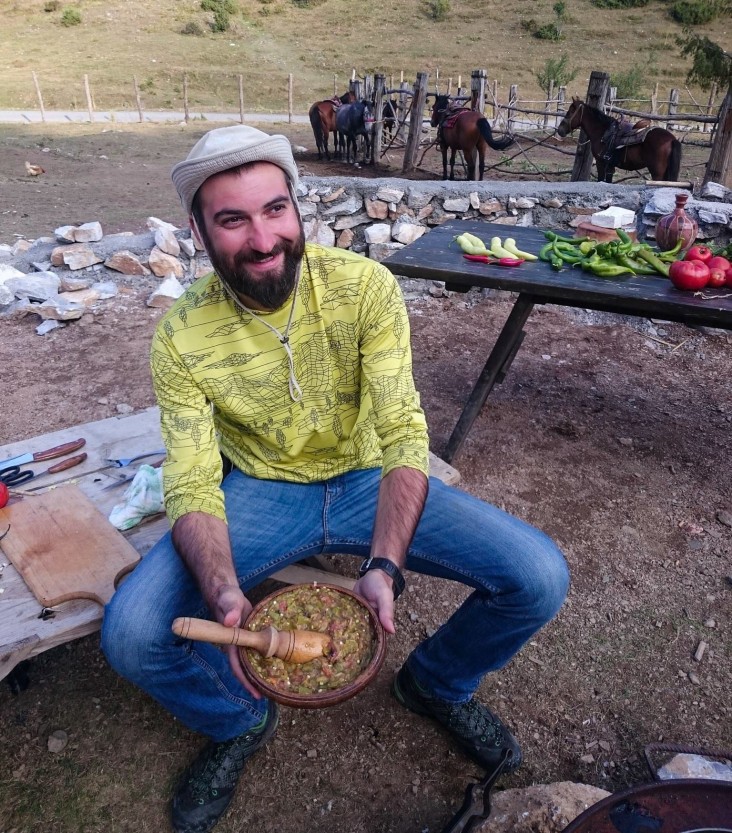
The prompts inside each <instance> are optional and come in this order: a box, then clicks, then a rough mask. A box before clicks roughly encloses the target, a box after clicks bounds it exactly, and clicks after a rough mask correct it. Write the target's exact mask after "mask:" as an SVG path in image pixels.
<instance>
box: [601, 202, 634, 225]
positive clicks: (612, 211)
mask: <svg viewBox="0 0 732 833" xmlns="http://www.w3.org/2000/svg"><path fill="white" fill-rule="evenodd" d="M591 222H592V223H593V224H594V225H596V226H601V227H602V228H623V227H624V226H629V225H632V224H633V223H635V212H633V211H631V210H630V209H629V208H619V207H618V206H616V205H611V206H610V207H609V208H606V209H605V210H604V211H598V212H596V213H595V214H593V215H592V218H591Z"/></svg>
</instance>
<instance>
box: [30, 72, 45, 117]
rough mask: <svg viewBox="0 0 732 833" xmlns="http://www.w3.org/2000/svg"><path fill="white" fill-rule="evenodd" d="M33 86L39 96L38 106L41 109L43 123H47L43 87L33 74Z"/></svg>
mask: <svg viewBox="0 0 732 833" xmlns="http://www.w3.org/2000/svg"><path fill="white" fill-rule="evenodd" d="M33 86H34V87H35V88H36V95H37V96H38V106H39V107H40V108H41V121H46V111H45V110H44V109H43V96H42V95H41V87H40V85H39V83H38V76H37V75H36V74H35V72H34V73H33Z"/></svg>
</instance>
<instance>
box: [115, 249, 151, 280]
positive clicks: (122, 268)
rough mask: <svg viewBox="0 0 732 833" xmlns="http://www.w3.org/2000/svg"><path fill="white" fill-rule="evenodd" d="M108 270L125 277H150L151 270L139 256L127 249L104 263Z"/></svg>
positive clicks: (116, 253)
mask: <svg viewBox="0 0 732 833" xmlns="http://www.w3.org/2000/svg"><path fill="white" fill-rule="evenodd" d="M104 265H105V266H106V267H107V269H113V270H114V271H115V272H121V273H122V274H123V275H149V274H150V270H149V269H148V268H147V266H145V264H144V263H143V262H142V261H141V260H140V258H139V257H137V255H135V254H133V253H132V252H130V251H128V250H127V249H120V250H119V251H118V252H115V253H114V254H113V255H112V256H111V257H108V258H107V259H106V260H105V261H104Z"/></svg>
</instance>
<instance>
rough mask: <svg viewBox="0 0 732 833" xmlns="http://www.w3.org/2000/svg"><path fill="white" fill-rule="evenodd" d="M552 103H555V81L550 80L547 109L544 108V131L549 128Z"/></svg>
mask: <svg viewBox="0 0 732 833" xmlns="http://www.w3.org/2000/svg"><path fill="white" fill-rule="evenodd" d="M552 101H554V79H553V78H550V79H549V99H548V101H547V103H546V107H545V108H544V109H545V110H546V112H545V113H544V130H546V129H547V127H549V108H550V107H551V106H552Z"/></svg>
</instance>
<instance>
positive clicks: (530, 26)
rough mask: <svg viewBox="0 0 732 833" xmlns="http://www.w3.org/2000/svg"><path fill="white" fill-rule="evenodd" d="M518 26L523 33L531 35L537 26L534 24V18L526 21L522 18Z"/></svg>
mask: <svg viewBox="0 0 732 833" xmlns="http://www.w3.org/2000/svg"><path fill="white" fill-rule="evenodd" d="M519 25H520V26H521V28H522V29H523V30H524V31H525V32H530V33H531V34H532V35H533V34H534V32H535V31H536V29H537V27H538V25H539V24H538V23H537V22H536V18H533V17H529V18H528V19H527V18H523V19H522V20H521V21H520V23H519Z"/></svg>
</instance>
